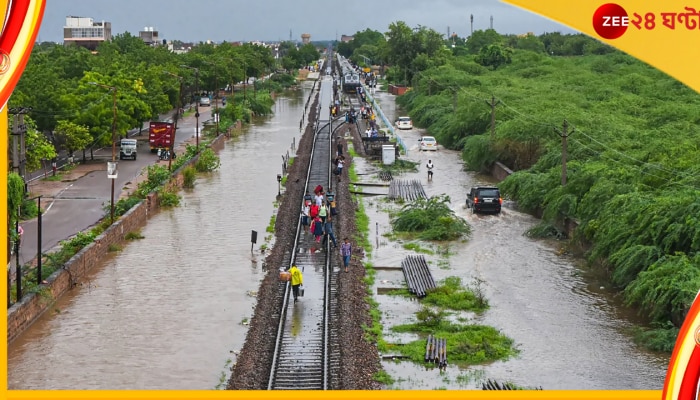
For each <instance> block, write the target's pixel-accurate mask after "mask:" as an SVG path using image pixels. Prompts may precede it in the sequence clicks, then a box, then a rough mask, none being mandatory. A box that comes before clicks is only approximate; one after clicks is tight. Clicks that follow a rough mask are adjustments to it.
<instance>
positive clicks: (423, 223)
mask: <svg viewBox="0 0 700 400" xmlns="http://www.w3.org/2000/svg"><path fill="white" fill-rule="evenodd" d="M449 204H450V198H449V197H448V196H447V195H442V196H434V197H431V198H429V199H418V200H416V201H413V202H411V203H410V204H407V205H405V206H404V207H402V208H401V211H400V212H399V213H397V215H396V216H394V217H393V218H392V219H391V224H392V226H393V228H394V230H396V231H398V232H409V233H414V232H415V233H416V234H417V235H418V238H419V239H424V240H454V239H458V238H460V237H462V236H468V235H469V234H470V233H471V228H470V226H469V225H468V224H467V222H466V221H465V220H463V219H461V218H459V217H457V216H456V215H454V212H453V211H452V210H451V209H450V207H449Z"/></svg>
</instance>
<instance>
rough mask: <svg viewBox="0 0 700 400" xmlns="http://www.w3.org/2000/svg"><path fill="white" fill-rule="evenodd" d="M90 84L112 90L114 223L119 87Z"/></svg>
mask: <svg viewBox="0 0 700 400" xmlns="http://www.w3.org/2000/svg"><path fill="white" fill-rule="evenodd" d="M88 83H89V84H90V85H96V86H100V87H103V88H105V89H109V90H111V91H112V165H111V166H110V165H109V163H108V165H107V169H108V172H107V176H108V177H110V179H111V180H112V195H111V198H110V203H109V204H110V206H109V216H110V221H111V223H112V224H113V223H114V181H115V180H116V177H117V175H116V168H117V88H116V87H114V86H109V85H103V84H101V83H97V82H88ZM110 167H111V168H113V169H114V171H111V172H114V173H110V171H109V169H110ZM111 176H114V178H111Z"/></svg>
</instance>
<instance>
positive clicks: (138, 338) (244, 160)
mask: <svg viewBox="0 0 700 400" xmlns="http://www.w3.org/2000/svg"><path fill="white" fill-rule="evenodd" d="M309 88H310V85H309V87H305V88H304V89H303V90H300V91H298V92H296V93H294V92H292V93H291V94H290V95H289V97H287V98H280V99H278V102H277V104H276V106H275V115H274V116H272V117H271V118H267V119H265V120H264V121H260V122H259V123H256V124H255V125H254V126H252V127H250V129H249V131H248V133H246V134H245V135H243V136H241V137H240V138H238V139H234V140H233V141H231V142H228V143H227V145H226V147H225V149H223V150H222V151H221V153H220V156H221V162H222V164H221V170H220V171H218V172H215V173H213V174H211V175H210V176H207V177H201V178H199V179H198V181H197V187H196V189H195V190H194V191H191V192H187V191H184V192H182V196H183V198H182V205H181V206H180V207H179V208H176V209H173V210H169V211H163V212H160V213H158V214H157V215H155V216H153V217H152V218H151V220H150V221H149V222H148V224H147V225H146V226H145V227H144V228H143V230H142V234H143V236H144V238H143V239H141V240H139V241H137V242H134V243H131V244H128V245H126V246H125V247H124V249H123V250H122V251H121V252H119V253H116V254H115V255H114V256H113V257H112V258H111V259H109V260H106V261H105V262H104V263H103V265H100V266H96V267H95V269H94V270H93V273H92V274H91V276H89V277H88V278H87V279H84V280H83V286H81V287H78V288H75V289H74V290H73V291H72V292H71V293H70V294H69V295H66V296H65V297H63V298H62V299H61V300H60V301H58V303H57V304H56V305H55V306H54V307H53V308H52V309H51V310H50V311H49V312H47V313H46V314H45V315H44V316H42V317H41V318H40V319H39V320H38V321H37V322H36V323H35V324H34V325H33V326H32V327H30V328H29V329H28V330H27V331H26V332H25V333H24V334H22V335H21V336H20V337H19V338H18V339H17V340H16V341H15V342H13V343H12V344H11V345H10V346H9V348H8V385H9V388H10V389H214V388H217V387H221V386H224V385H225V382H226V381H227V380H228V376H229V374H230V371H229V369H230V366H231V363H232V362H235V358H236V356H235V353H236V351H238V350H239V349H240V348H241V347H242V345H243V342H244V340H245V334H246V330H247V325H246V322H247V320H249V319H250V318H251V316H252V312H253V307H254V305H255V297H254V295H255V292H254V291H255V290H257V288H258V286H259V282H260V280H261V278H262V276H263V271H262V262H263V258H264V257H263V255H261V254H260V251H259V248H260V245H261V244H262V243H263V242H264V238H265V236H267V235H268V234H267V233H266V232H265V228H266V227H267V225H268V223H269V219H270V216H271V215H272V214H273V213H274V212H275V209H274V205H273V200H274V198H275V196H276V195H277V190H278V186H277V180H276V175H277V174H278V173H280V172H281V162H282V160H281V155H282V154H286V152H287V150H289V148H290V145H291V143H292V140H293V138H296V142H297V143H298V139H299V132H298V126H299V119H300V118H301V115H302V111H303V109H304V103H305V101H306V98H307V97H308V94H309ZM379 99H380V102H381V106H382V108H383V109H384V111H385V113H386V114H387V117H388V118H390V120H393V118H394V117H395V116H397V115H396V110H395V108H394V103H393V96H390V95H386V94H379ZM419 132H420V131H419V130H418V129H414V130H412V131H405V132H402V133H401V136H402V137H403V138H404V140H405V142H406V143H407V144H408V145H409V148H410V151H409V154H408V156H407V157H408V158H411V159H414V160H415V161H420V163H421V168H420V169H419V172H416V173H408V174H404V175H403V176H401V178H402V179H414V178H415V179H420V180H421V181H422V182H423V184H424V186H425V190H426V192H427V193H428V195H436V194H441V193H446V194H448V195H449V196H450V198H451V200H452V202H451V205H452V208H453V209H454V210H455V212H456V213H457V214H458V215H460V216H463V217H465V218H466V219H467V221H468V222H469V223H470V224H471V225H472V229H473V234H472V237H471V238H470V239H469V240H468V241H465V242H457V243H453V244H451V245H450V249H449V250H450V255H449V257H447V258H445V257H441V256H437V255H426V258H427V259H428V260H429V262H430V265H431V271H432V273H433V275H434V276H435V278H436V280H440V279H444V278H446V277H448V276H459V277H461V278H462V280H463V283H465V284H470V283H471V282H472V281H473V280H474V279H475V278H479V279H481V280H483V281H484V283H483V285H482V289H483V290H484V293H485V294H486V298H487V299H488V301H489V303H490V305H491V307H490V309H489V310H488V311H486V312H485V313H484V314H483V315H481V316H475V315H466V316H467V317H468V318H473V319H474V320H475V322H478V323H483V324H486V325H490V326H494V327H496V328H497V329H499V330H501V331H502V332H503V333H504V334H506V335H508V336H509V337H511V338H512V339H513V340H514V341H515V343H516V345H517V347H518V349H520V354H519V355H518V356H516V357H514V358H512V359H510V360H507V361H502V362H495V363H491V364H487V365H480V366H475V367H474V366H473V367H460V366H456V365H449V366H448V368H447V371H446V372H444V373H442V374H441V373H439V372H438V370H437V369H436V368H433V369H426V368H425V367H424V366H423V365H417V364H412V363H409V362H393V361H383V363H382V364H383V366H384V368H385V369H386V370H387V372H388V373H389V374H390V375H392V376H393V377H394V378H395V379H396V383H394V385H392V386H391V387H392V388H398V389H438V388H446V389H479V388H480V384H481V382H483V381H485V380H486V379H492V380H497V381H499V382H505V381H511V382H513V383H515V384H517V385H520V386H525V387H534V386H536V387H539V386H541V387H543V388H544V389H545V390H552V389H661V388H662V386H663V380H664V376H665V373H666V367H667V364H668V356H667V355H663V354H662V355H659V354H653V353H648V352H645V351H642V350H640V349H639V348H637V347H636V346H635V345H634V344H633V343H632V339H631V337H630V335H629V329H630V327H631V326H632V325H633V321H634V318H633V316H631V315H629V313H628V312H627V311H625V310H623V309H621V308H620V307H619V306H618V305H617V304H616V302H615V300H614V299H613V298H612V297H611V296H610V295H609V294H607V293H606V291H605V290H601V288H600V284H599V283H595V282H593V281H590V280H586V279H584V277H583V275H584V273H585V271H584V270H582V269H581V268H579V267H578V266H577V265H576V260H574V259H572V258H569V257H567V256H565V255H559V251H558V250H559V247H558V245H557V243H556V242H547V241H538V240H532V239H529V238H527V237H526V236H524V233H525V232H526V231H527V230H528V229H529V228H531V227H533V226H534V225H536V224H537V220H536V219H535V218H533V217H531V216H529V215H526V214H522V213H519V212H517V211H515V210H514V209H513V208H512V205H510V204H506V205H505V209H504V210H503V212H502V213H501V215H499V216H490V215H489V216H477V215H472V214H471V213H470V212H468V210H466V209H465V208H464V200H465V198H464V196H465V193H466V192H467V189H468V188H469V187H470V186H472V185H474V184H476V183H477V182H486V181H487V179H488V178H486V177H478V176H475V175H474V174H472V173H465V172H463V171H462V170H461V167H460V165H461V159H460V156H459V154H458V153H456V152H454V151H448V150H444V149H440V150H439V151H437V152H431V153H422V154H421V153H420V152H419V151H417V140H418V137H419V135H420V133H419ZM413 143H414V144H415V145H414V144H413ZM428 159H432V160H433V162H434V164H435V170H434V171H435V176H434V180H433V181H432V182H430V183H428V182H427V180H426V177H427V176H426V171H425V168H424V167H423V165H424V164H425V163H426V161H427V160H428ZM356 168H358V172H367V173H371V172H372V170H373V167H371V166H369V165H368V164H367V163H366V162H364V161H363V160H361V159H356ZM362 177H363V179H367V180H369V179H371V175H362ZM366 191H371V192H380V191H381V189H380V188H371V189H369V188H368V189H366ZM381 199H382V197H366V198H365V200H364V201H365V204H366V210H367V213H368V214H369V216H370V219H371V221H372V222H371V224H372V229H370V242H371V243H373V244H375V246H374V248H373V249H372V259H371V261H372V262H373V264H374V265H375V266H389V267H392V266H393V267H396V266H399V265H400V263H401V260H402V259H403V258H404V257H405V255H406V254H408V251H407V250H405V249H404V248H403V247H402V244H401V243H397V242H393V241H390V240H389V239H387V238H386V237H385V236H384V234H385V233H386V232H388V231H389V230H390V228H389V223H388V217H387V215H386V213H385V212H384V210H385V209H386V208H387V207H389V206H390V204H389V203H386V202H384V201H383V200H381ZM375 224H376V225H375ZM251 230H256V231H257V232H258V243H257V245H256V246H255V252H254V255H252V256H251V244H250V232H251ZM377 232H378V233H377ZM421 246H423V247H426V248H429V247H431V245H430V244H421ZM376 282H377V283H376V288H375V289H381V288H385V287H399V286H401V285H403V276H402V274H401V272H396V271H385V270H381V271H378V272H377V276H376ZM377 299H378V300H379V302H380V309H381V311H382V318H383V324H384V326H385V335H386V336H387V338H388V339H389V340H392V341H400V340H403V341H407V340H412V339H413V338H412V337H411V335H396V334H392V333H391V332H390V331H389V328H390V327H391V326H392V325H394V324H397V323H405V322H408V321H410V320H412V318H413V317H412V315H411V314H409V313H411V312H415V311H417V310H418V309H419V305H418V303H417V302H416V301H410V300H404V299H400V298H395V297H390V296H387V295H377ZM448 359H449V349H448Z"/></svg>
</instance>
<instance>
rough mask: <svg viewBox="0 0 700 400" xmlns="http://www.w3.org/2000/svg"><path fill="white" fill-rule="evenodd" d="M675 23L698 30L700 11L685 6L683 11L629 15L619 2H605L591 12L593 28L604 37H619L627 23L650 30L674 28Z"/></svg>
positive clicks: (625, 29)
mask: <svg viewBox="0 0 700 400" xmlns="http://www.w3.org/2000/svg"><path fill="white" fill-rule="evenodd" d="M676 23H678V24H679V26H681V27H683V26H684V27H685V28H686V29H688V30H700V11H696V10H695V9H694V8H691V7H685V8H684V11H683V12H670V11H669V12H661V13H659V14H658V16H657V14H656V13H653V12H645V13H636V12H635V13H632V16H631V17H630V16H629V14H628V13H627V11H626V10H625V9H624V8H623V7H622V6H620V5H619V4H615V3H607V4H603V5H602V6H600V7H598V9H597V10H596V11H595V12H594V13H593V28H594V29H595V31H596V33H597V34H598V35H600V36H601V37H602V38H605V39H617V38H619V37H620V36H622V35H623V34H624V33H625V32H626V31H627V27H628V26H629V25H632V26H634V27H635V28H637V29H638V30H642V29H644V30H648V31H651V30H654V29H656V28H657V27H665V28H667V29H671V30H675V29H676Z"/></svg>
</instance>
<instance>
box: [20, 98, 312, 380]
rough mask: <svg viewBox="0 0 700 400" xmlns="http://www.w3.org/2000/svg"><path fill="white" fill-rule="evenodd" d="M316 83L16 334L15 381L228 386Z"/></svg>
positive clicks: (232, 144) (283, 104)
mask: <svg viewBox="0 0 700 400" xmlns="http://www.w3.org/2000/svg"><path fill="white" fill-rule="evenodd" d="M310 88H311V85H310V84H309V85H308V86H307V85H304V87H303V89H300V90H297V91H292V92H289V93H287V94H286V96H285V97H281V98H278V100H277V102H276V105H275V106H274V112H275V113H274V115H273V116H272V117H268V118H265V119H261V120H259V121H257V122H256V123H255V124H254V125H252V126H251V127H250V128H248V130H247V133H245V134H243V135H242V136H240V137H239V138H236V139H233V140H231V141H229V142H227V144H226V147H225V148H224V149H223V150H222V151H221V152H220V154H219V155H220V157H221V168H220V171H217V172H214V173H212V174H210V175H208V176H202V177H200V178H198V180H197V182H196V188H195V189H194V190H193V191H182V192H181V195H182V202H181V206H180V207H177V208H175V209H172V210H165V211H162V212H159V213H158V214H156V215H155V216H153V217H152V218H151V219H150V220H149V222H148V224H147V225H145V226H144V227H143V229H142V231H141V233H142V235H143V236H144V238H143V239H141V240H138V241H136V242H133V243H130V244H127V245H125V246H124V248H123V250H122V251H120V252H119V253H118V254H115V255H114V256H113V257H112V258H111V259H109V260H106V261H105V262H104V263H103V265H99V266H96V267H95V268H94V270H93V271H92V274H91V275H90V276H89V277H87V278H86V279H83V281H82V282H83V285H82V286H81V287H76V288H75V289H73V291H72V292H70V293H69V294H68V295H66V296H64V297H63V298H62V299H60V300H59V301H58V302H57V304H55V306H53V307H52V309H51V310H50V311H48V312H47V313H45V314H44V315H43V316H42V317H41V318H40V319H39V320H38V321H37V322H36V323H35V324H34V325H32V326H31V327H30V328H29V329H28V330H27V331H26V332H24V333H23V334H22V335H21V336H20V337H19V338H18V339H17V340H15V341H14V342H13V343H12V344H11V345H10V346H9V348H8V386H9V389H214V388H221V387H225V383H226V382H227V381H228V377H229V375H230V367H231V365H232V363H233V362H235V359H236V353H237V351H238V350H239V349H240V348H241V347H242V345H243V342H244V340H245V334H246V331H247V321H248V320H250V318H251V317H252V313H253V307H254V305H255V291H256V290H257V288H258V286H259V283H260V280H261V279H262V277H263V270H262V267H263V265H262V264H263V260H264V255H263V254H261V252H260V246H261V245H262V244H263V243H264V242H265V237H266V236H267V235H269V234H268V233H266V232H265V228H266V227H267V225H268V224H269V221H270V216H271V215H272V214H273V213H274V212H275V208H274V204H273V202H274V200H275V197H276V196H277V191H278V182H277V174H279V173H281V172H282V155H285V154H286V153H287V151H290V147H291V144H292V141H293V140H295V142H296V143H298V142H299V131H298V129H299V128H298V127H299V120H300V118H301V116H302V113H303V111H304V103H305V102H306V98H307V97H308V95H309V93H310ZM290 153H292V152H291V151H290ZM292 154H293V153H292ZM251 230H256V231H257V232H258V238H257V245H255V246H254V247H255V249H254V253H253V255H251V240H250V239H251ZM268 245H269V244H268Z"/></svg>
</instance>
